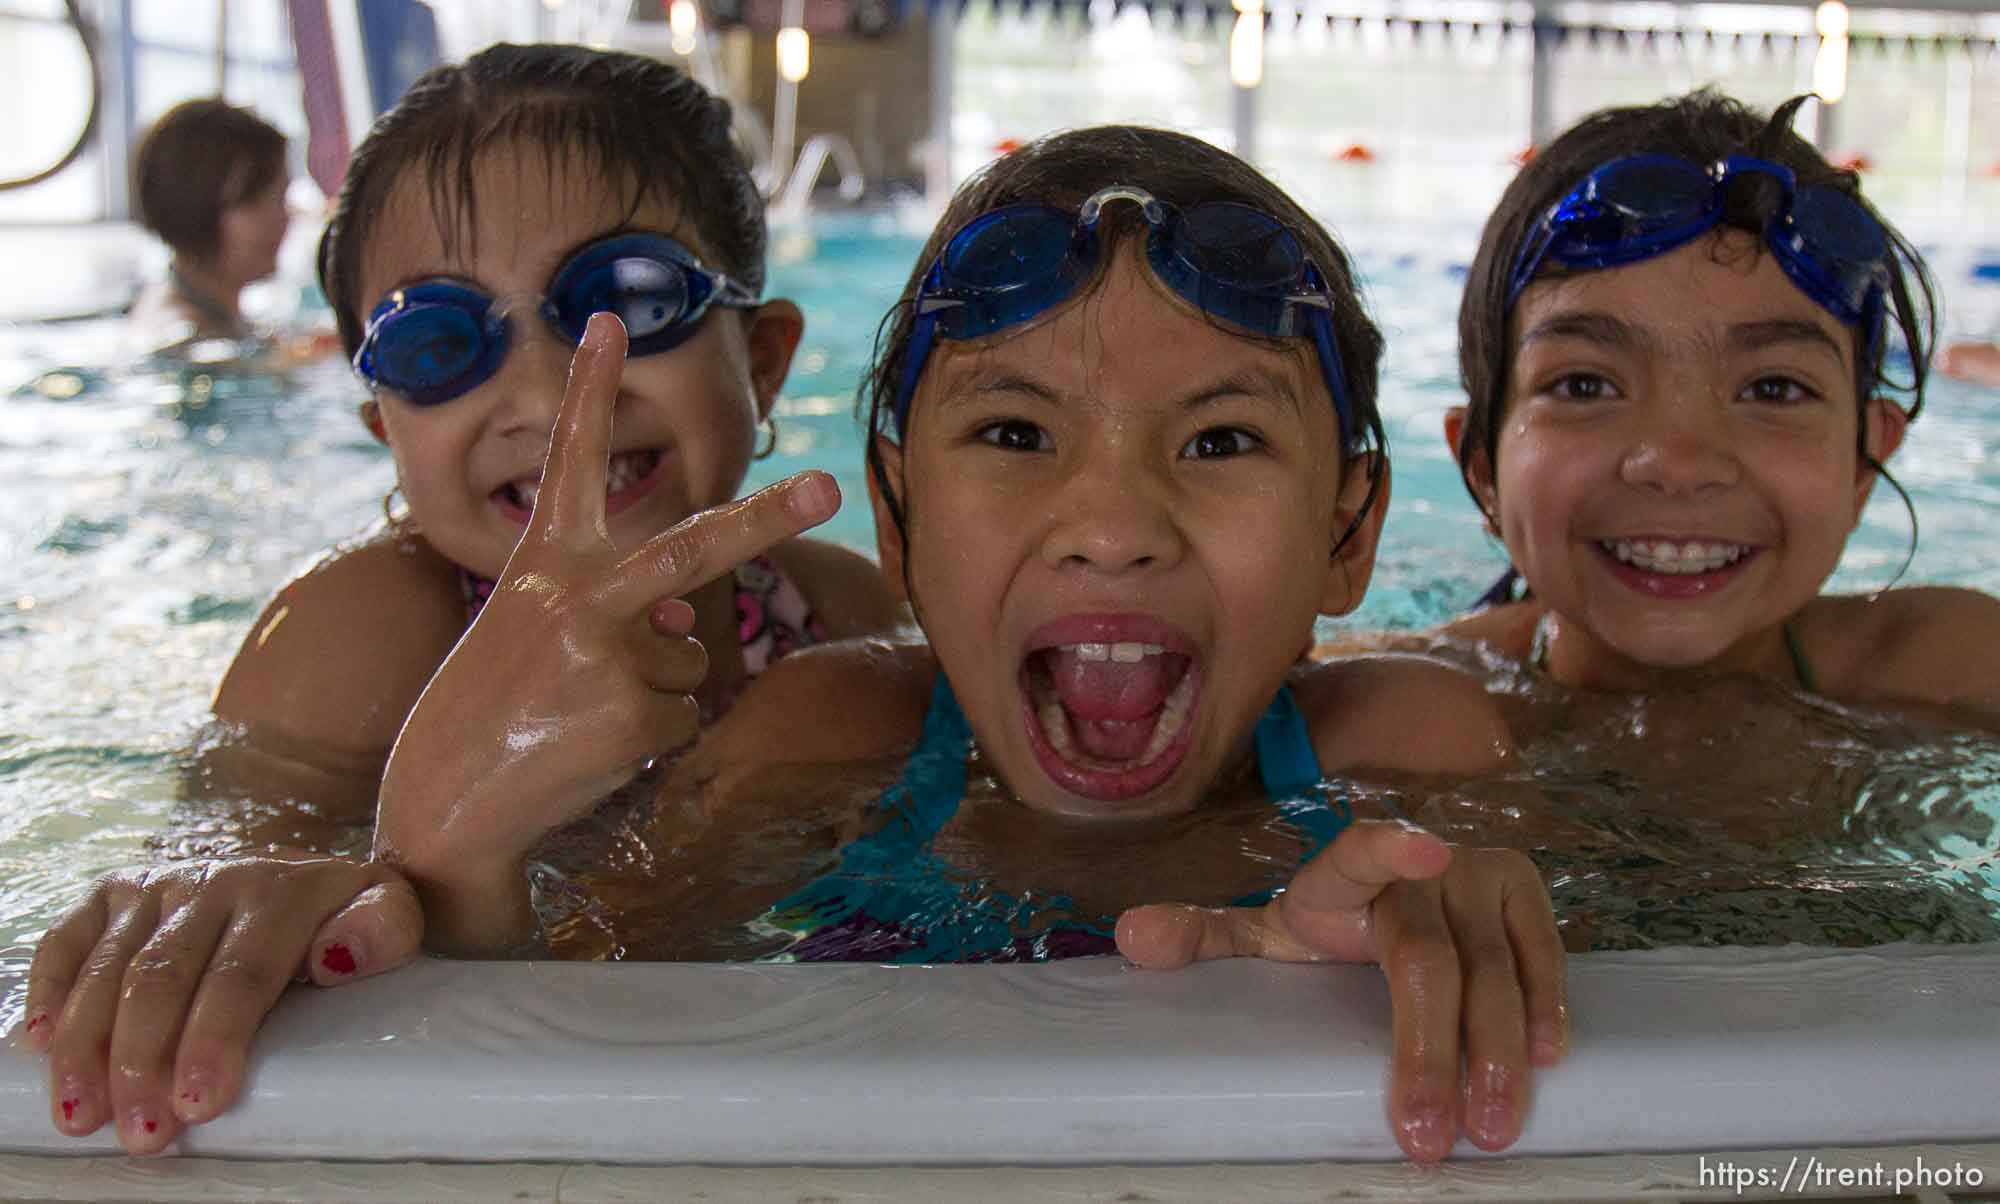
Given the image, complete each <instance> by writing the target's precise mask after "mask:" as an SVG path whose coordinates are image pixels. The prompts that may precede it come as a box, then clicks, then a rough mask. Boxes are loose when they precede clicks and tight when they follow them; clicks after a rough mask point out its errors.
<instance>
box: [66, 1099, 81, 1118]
mask: <svg viewBox="0 0 2000 1204" xmlns="http://www.w3.org/2000/svg"><path fill="white" fill-rule="evenodd" d="M81 1102H83V1101H81V1100H73V1099H66V1100H64V1101H63V1102H62V1110H63V1119H64V1120H75V1119H76V1106H77V1105H78V1104H79V1103H81Z"/></svg>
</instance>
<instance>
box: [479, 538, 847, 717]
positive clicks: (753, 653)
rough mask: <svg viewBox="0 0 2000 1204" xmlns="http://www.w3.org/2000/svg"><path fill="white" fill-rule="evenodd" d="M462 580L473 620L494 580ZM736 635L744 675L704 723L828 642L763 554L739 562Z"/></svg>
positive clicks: (706, 711)
mask: <svg viewBox="0 0 2000 1204" xmlns="http://www.w3.org/2000/svg"><path fill="white" fill-rule="evenodd" d="M458 583H459V586H460V588H461V589H462V590H463V591H464V594H465V621H466V622H467V623H470V622H472V620H474V619H476V618H478V617H479V611H480V609H481V608H482V607H484V606H485V605H486V599H488V598H490V597H492V596H493V581H492V579H491V578H487V577H479V576H475V575H474V574H472V573H471V572H468V571H467V570H465V569H460V570H459V571H458ZM736 640H737V643H739V644H740V645H741V646H742V648H743V679H742V680H741V681H740V682H738V683H737V684H736V685H735V686H734V687H733V688H732V689H731V690H730V691H729V693H728V694H727V695H726V696H724V697H723V699H722V700H721V701H720V702H719V703H717V704H716V706H715V707H714V708H713V709H712V710H711V709H710V708H708V707H704V708H703V709H702V716H701V721H702V724H703V725H704V726H706V725H707V724H710V723H714V722H715V721H716V720H717V719H720V718H722V717H723V716H724V715H725V714H727V713H728V712H729V708H730V707H732V706H734V705H735V704H736V700H737V699H738V698H739V697H741V696H742V694H743V691H744V690H745V689H746V688H748V687H749V685H750V683H751V682H753V681H755V680H756V679H757V678H758V676H759V675H761V674H762V673H763V672H764V670H766V669H768V668H770V667H771V662H773V661H775V660H777V659H778V658H779V657H781V656H784V655H786V654H787V653H792V652H797V651H798V650H799V649H801V648H810V647H812V646H813V645H814V644H820V643H824V642H825V641H826V625H825V624H823V623H821V622H820V621H819V617H818V616H817V615H815V614H813V609H812V603H810V602H808V601H806V596H805V594H804V593H802V592H800V590H799V587H798V586H797V585H796V584H794V583H793V581H792V579H791V578H790V577H787V576H785V574H784V572H783V570H781V569H779V568H778V566H777V564H776V563H775V562H773V561H772V560H771V558H770V557H768V556H758V557H755V558H753V559H750V560H746V561H744V562H743V563H742V564H740V565H737V566H736Z"/></svg>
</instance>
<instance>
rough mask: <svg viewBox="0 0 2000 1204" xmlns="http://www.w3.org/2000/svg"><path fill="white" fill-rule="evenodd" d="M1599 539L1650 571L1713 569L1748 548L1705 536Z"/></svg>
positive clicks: (1624, 558) (1731, 561)
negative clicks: (1681, 540)
mask: <svg viewBox="0 0 2000 1204" xmlns="http://www.w3.org/2000/svg"><path fill="white" fill-rule="evenodd" d="M1600 542H1601V543H1602V546H1603V547H1604V549H1605V550H1606V551H1608V552H1610V553H1611V554H1612V555H1613V556H1616V557H1617V558H1618V559H1620V560H1622V561H1624V562H1625V563H1626V564H1629V565H1632V566H1633V567H1635V568H1641V569H1645V570H1646V571H1647V572H1650V573H1712V572H1714V571H1715V570H1717V569H1719V568H1723V567H1725V566H1727V565H1732V564H1735V563H1736V562H1737V561H1739V560H1741V559H1743V557H1744V556H1745V555H1747V554H1748V553H1749V551H1750V548H1749V546H1748V545H1746V544H1740V543H1710V542H1708V541H1706V540H1688V541H1686V542H1679V543H1677V542H1673V541H1670V540H1665V539H1608V540H1603V541H1600Z"/></svg>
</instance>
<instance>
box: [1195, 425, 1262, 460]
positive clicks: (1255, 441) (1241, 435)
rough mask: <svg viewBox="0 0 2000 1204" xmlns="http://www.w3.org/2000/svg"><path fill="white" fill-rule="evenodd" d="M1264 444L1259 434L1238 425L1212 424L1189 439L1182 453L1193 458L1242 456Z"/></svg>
mask: <svg viewBox="0 0 2000 1204" xmlns="http://www.w3.org/2000/svg"><path fill="white" fill-rule="evenodd" d="M1261 446H1263V441H1262V440H1261V439H1259V438H1257V436H1255V435H1253V434H1251V433H1250V432H1249V431H1246V430H1244V429H1243V428H1242V427H1237V426H1212V427H1209V428H1208V429H1207V430H1205V431H1203V432H1202V433H1200V434H1199V435H1196V436H1195V437H1194V438H1192V439H1190V440H1188V441H1187V446H1185V447H1183V448H1181V455H1183V456H1186V457H1188V458H1189V459H1192V460H1214V459H1220V458H1222V457H1224V456H1240V455H1243V454H1245V453H1247V452H1253V451H1256V450H1257V449H1258V448H1259V447H1261Z"/></svg>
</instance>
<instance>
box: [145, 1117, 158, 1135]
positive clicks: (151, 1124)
mask: <svg viewBox="0 0 2000 1204" xmlns="http://www.w3.org/2000/svg"><path fill="white" fill-rule="evenodd" d="M159 1131H160V1122H159V1121H157V1120H149V1121H147V1122H146V1132H148V1133H157V1132H159Z"/></svg>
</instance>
